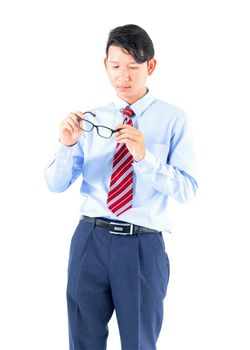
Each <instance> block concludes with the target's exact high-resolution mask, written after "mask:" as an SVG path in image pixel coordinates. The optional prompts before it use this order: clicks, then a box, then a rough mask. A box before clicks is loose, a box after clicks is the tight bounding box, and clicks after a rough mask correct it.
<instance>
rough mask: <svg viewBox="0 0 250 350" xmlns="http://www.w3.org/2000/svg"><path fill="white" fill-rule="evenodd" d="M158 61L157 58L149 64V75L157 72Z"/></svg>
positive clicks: (152, 59)
mask: <svg viewBox="0 0 250 350" xmlns="http://www.w3.org/2000/svg"><path fill="white" fill-rule="evenodd" d="M156 64H157V61H156V59H155V58H151V60H150V61H149V62H148V75H151V74H152V73H153V71H154V70H155V67H156Z"/></svg>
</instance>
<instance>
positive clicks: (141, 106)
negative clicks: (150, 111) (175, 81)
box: [114, 90, 154, 116]
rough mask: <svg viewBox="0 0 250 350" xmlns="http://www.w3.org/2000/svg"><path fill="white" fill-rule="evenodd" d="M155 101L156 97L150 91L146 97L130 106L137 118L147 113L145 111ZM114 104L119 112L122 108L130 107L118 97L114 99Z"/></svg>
mask: <svg viewBox="0 0 250 350" xmlns="http://www.w3.org/2000/svg"><path fill="white" fill-rule="evenodd" d="M153 101H154V97H153V95H152V93H151V92H150V91H149V90H148V92H147V93H146V95H144V96H143V97H141V98H140V99H139V100H138V101H136V102H135V103H133V104H132V105H130V107H131V108H132V110H133V111H134V112H135V115H136V116H141V115H142V113H143V112H144V111H145V109H146V108H147V107H148V106H149V105H150V104H151V103H152V102H153ZM114 104H115V106H116V108H117V109H118V110H120V109H121V108H125V107H127V106H128V103H127V102H126V101H124V100H122V99H121V98H120V97H118V96H117V95H116V96H115V99H114Z"/></svg>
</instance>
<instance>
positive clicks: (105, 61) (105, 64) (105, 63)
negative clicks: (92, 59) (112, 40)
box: [104, 57, 107, 70]
mask: <svg viewBox="0 0 250 350" xmlns="http://www.w3.org/2000/svg"><path fill="white" fill-rule="evenodd" d="M104 66H105V68H106V70H107V57H105V58H104Z"/></svg>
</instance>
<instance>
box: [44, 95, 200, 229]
mask: <svg viewBox="0 0 250 350" xmlns="http://www.w3.org/2000/svg"><path fill="white" fill-rule="evenodd" d="M126 106H127V103H126V102H125V101H123V100H121V99H120V98H118V97H117V96H116V98H115V100H114V102H112V103H111V104H109V105H107V106H104V107H100V108H96V109H93V110H91V111H92V112H93V113H95V114H96V117H91V119H89V120H90V121H92V122H93V123H94V124H97V125H104V126H108V127H110V128H112V129H115V127H116V126H117V125H118V124H122V122H123V117H122V114H121V112H120V109H121V108H125V107H126ZM131 108H132V109H133V111H134V112H135V116H134V117H133V124H134V126H135V127H136V128H138V129H139V130H140V131H141V132H142V133H143V134H144V142H145V147H146V155H145V158H144V159H143V160H141V161H140V162H134V163H133V168H134V180H133V181H134V183H133V204H132V205H133V207H132V208H131V209H129V210H127V211H125V212H124V213H123V214H121V215H120V216H119V217H118V218H117V217H116V216H115V215H114V214H113V213H112V212H111V211H110V210H109V209H108V207H107V205H106V200H107V194H108V189H109V183H110V177H111V173H112V163H113V157H114V153H115V147H116V142H115V137H114V136H112V138H111V139H104V138H102V137H100V136H99V135H97V132H96V129H94V130H93V131H92V132H90V133H87V132H85V133H84V134H83V135H82V136H81V138H80V140H79V141H78V142H77V144H75V145H74V146H71V147H67V146H64V145H62V144H59V146H58V149H57V151H56V154H55V156H54V158H53V159H52V161H51V163H50V165H49V166H48V167H47V168H46V169H45V179H46V182H47V185H48V187H49V189H50V190H51V191H53V192H62V191H65V190H66V189H67V188H68V187H69V186H70V185H71V184H72V183H73V182H74V181H75V180H76V179H77V178H78V177H79V176H80V175H82V185H81V190H80V192H81V195H82V196H83V205H82V207H81V209H80V212H81V215H87V216H91V217H106V218H110V219H116V220H117V219H118V220H122V221H126V222H130V223H133V224H137V225H141V226H145V227H149V228H152V229H155V230H159V231H171V226H170V218H169V201H170V199H171V197H172V198H174V199H176V200H177V201H179V202H187V201H188V200H189V199H191V198H192V197H193V196H194V194H195V192H196V190H197V183H196V181H195V178H194V151H193V147H192V142H191V136H190V127H189V123H188V118H187V116H186V115H185V113H184V112H183V111H182V110H181V109H179V108H177V107H175V106H173V105H170V104H168V103H166V102H163V101H161V100H158V99H155V98H154V97H153V96H152V94H151V92H148V93H147V94H146V95H145V96H143V97H142V98H141V99H140V100H138V101H136V102H135V103H134V104H132V105H131Z"/></svg>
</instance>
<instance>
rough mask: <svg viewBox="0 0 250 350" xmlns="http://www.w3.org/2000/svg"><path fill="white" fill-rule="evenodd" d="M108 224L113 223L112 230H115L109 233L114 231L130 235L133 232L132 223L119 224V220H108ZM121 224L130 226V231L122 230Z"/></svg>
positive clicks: (118, 233) (117, 233)
mask: <svg viewBox="0 0 250 350" xmlns="http://www.w3.org/2000/svg"><path fill="white" fill-rule="evenodd" d="M110 224H112V225H114V230H115V231H109V232H110V233H114V234H116V235H124V236H126V235H132V234H133V224H120V223H119V222H112V221H111V222H110ZM122 226H123V227H124V226H126V227H127V226H130V231H129V232H123V228H122Z"/></svg>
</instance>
